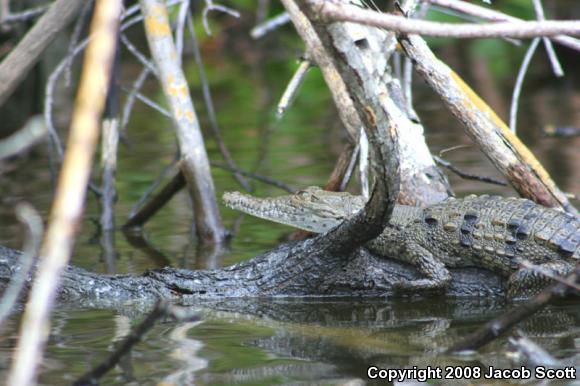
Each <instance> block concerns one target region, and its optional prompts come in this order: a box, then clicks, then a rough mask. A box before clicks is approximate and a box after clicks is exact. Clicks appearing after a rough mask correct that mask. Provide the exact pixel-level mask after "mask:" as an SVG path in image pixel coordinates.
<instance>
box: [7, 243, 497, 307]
mask: <svg viewBox="0 0 580 386" xmlns="http://www.w3.org/2000/svg"><path fill="white" fill-rule="evenodd" d="M323 237H324V235H321V236H318V237H315V238H313V239H309V240H305V241H300V242H294V243H289V244H283V245H281V246H279V247H278V248H275V249H274V250H272V251H269V252H266V253H264V254H263V255H260V256H257V257H255V258H253V259H250V260H247V261H244V262H241V263H238V264H235V265H232V266H229V267H225V268H220V269H211V270H197V271H192V270H186V269H177V268H162V269H153V270H149V271H146V272H144V273H143V274H142V275H104V274H98V273H93V272H89V271H86V270H84V269H81V268H77V267H73V266H69V267H68V268H67V269H66V270H65V271H64V273H63V277H62V280H61V284H60V287H59V290H58V298H59V300H60V301H61V302H65V303H70V302H74V303H75V304H80V305H83V306H87V307H96V308H109V307H115V306H118V305H119V304H124V303H127V302H134V301H142V302H147V303H149V302H154V301H157V300H158V299H167V300H170V301H174V302H177V303H180V304H198V303H200V302H202V301H205V300H220V299H226V298H255V299H258V298H275V297H366V298H369V297H385V298H386V297H390V296H392V295H393V291H392V284H391V283H394V282H397V281H399V280H413V279H416V278H418V277H419V274H418V273H417V272H416V271H415V269H414V268H412V267H411V266H408V265H406V264H401V263H398V262H396V261H392V260H387V259H384V258H380V257H377V256H374V255H372V254H371V253H370V252H368V251H367V250H366V249H364V248H358V249H356V250H354V251H353V252H351V253H350V254H349V255H348V256H343V255H340V254H324V253H320V252H319V249H318V245H317V244H319V243H324V242H325V241H324V239H323ZM313 252H314V253H313ZM20 255H21V252H20V251H16V250H13V249H9V248H6V247H2V246H0V287H1V288H2V289H3V288H5V287H6V285H7V284H8V282H9V281H10V279H11V277H12V275H13V274H14V273H15V272H17V271H18V270H19V269H20V265H19V258H20ZM451 273H452V276H453V281H452V286H451V288H450V289H449V290H448V291H447V292H446V295H447V296H451V297H470V296H473V297H489V296H495V297H498V296H502V295H503V294H504V283H503V280H502V279H501V278H500V277H499V276H497V275H495V274H493V273H491V272H489V271H486V270H483V269H477V268H462V269H453V270H451ZM29 283H30V280H29Z"/></svg>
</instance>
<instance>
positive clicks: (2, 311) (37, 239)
mask: <svg viewBox="0 0 580 386" xmlns="http://www.w3.org/2000/svg"><path fill="white" fill-rule="evenodd" d="M16 217H17V218H18V221H20V222H21V223H22V225H24V227H25V228H26V232H25V236H24V248H23V251H24V252H23V253H22V255H20V264H19V267H18V268H16V267H15V269H16V270H17V271H16V273H15V274H14V275H12V280H10V284H9V285H8V287H7V288H6V289H5V290H4V294H3V295H2V299H0V326H2V325H3V324H4V322H5V321H6V318H7V317H8V316H9V315H10V312H11V311H12V309H13V308H14V305H15V304H16V301H17V300H18V297H19V296H20V293H21V292H22V290H23V289H24V287H25V285H26V281H27V279H28V275H29V273H30V271H31V269H32V265H33V263H34V260H35V258H36V256H38V250H39V249H40V243H41V242H42V233H43V229H44V227H43V225H42V218H41V217H40V215H39V214H38V212H37V211H36V210H35V209H34V208H33V207H32V205H30V204H27V203H20V204H18V205H17V206H16Z"/></svg>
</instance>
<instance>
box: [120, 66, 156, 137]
mask: <svg viewBox="0 0 580 386" xmlns="http://www.w3.org/2000/svg"><path fill="white" fill-rule="evenodd" d="M149 74H151V70H150V69H149V68H147V67H145V68H143V69H142V70H141V73H140V74H139V76H137V78H136V79H135V81H134V82H133V87H131V90H130V91H129V94H128V95H127V98H126V99H125V105H124V106H123V113H122V115H121V117H122V118H121V130H119V135H120V137H121V138H125V137H126V135H127V125H128V124H129V118H130V116H131V110H133V106H134V104H135V98H137V94H139V90H140V89H141V87H143V84H144V83H145V81H146V80H147V77H148V76H149ZM125 91H126V90H125Z"/></svg>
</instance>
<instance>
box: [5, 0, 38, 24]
mask: <svg viewBox="0 0 580 386" xmlns="http://www.w3.org/2000/svg"><path fill="white" fill-rule="evenodd" d="M6 3H8V1H6ZM48 8H49V6H48V5H41V6H39V7H35V8H31V9H27V10H26V11H22V12H18V13H11V12H10V11H8V14H7V15H4V14H2V19H1V20H0V28H7V25H8V24H15V23H22V22H25V21H28V20H30V19H34V18H35V17H38V16H40V15H42V14H43V13H45V12H46V10H47V9H48Z"/></svg>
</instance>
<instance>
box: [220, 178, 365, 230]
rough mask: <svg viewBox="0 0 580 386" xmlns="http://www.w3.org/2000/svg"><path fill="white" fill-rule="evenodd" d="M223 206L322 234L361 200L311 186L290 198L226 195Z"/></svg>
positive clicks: (350, 211) (336, 223)
mask: <svg viewBox="0 0 580 386" xmlns="http://www.w3.org/2000/svg"><path fill="white" fill-rule="evenodd" d="M223 199H224V202H225V204H226V206H228V207H229V208H232V209H236V210H239V211H242V212H244V213H248V214H251V215H252V216H256V217H260V218H263V219H266V220H270V221H274V222H277V223H281V224H286V225H290V226H293V227H295V228H299V229H304V230H307V231H310V232H315V233H324V232H327V231H329V230H330V229H332V228H334V227H335V226H337V225H338V224H340V223H341V222H342V221H344V220H345V219H346V218H348V217H350V216H352V215H353V214H355V213H356V212H358V211H359V210H360V209H362V208H363V207H364V204H365V202H364V199H363V198H362V197H360V196H353V195H351V194H349V193H344V192H328V191H325V190H322V189H321V188H319V187H316V186H311V187H308V188H306V189H304V190H301V191H299V192H297V193H295V194H292V195H285V196H279V197H268V198H258V197H253V196H250V195H247V194H243V193H239V192H226V193H224V196H223Z"/></svg>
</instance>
